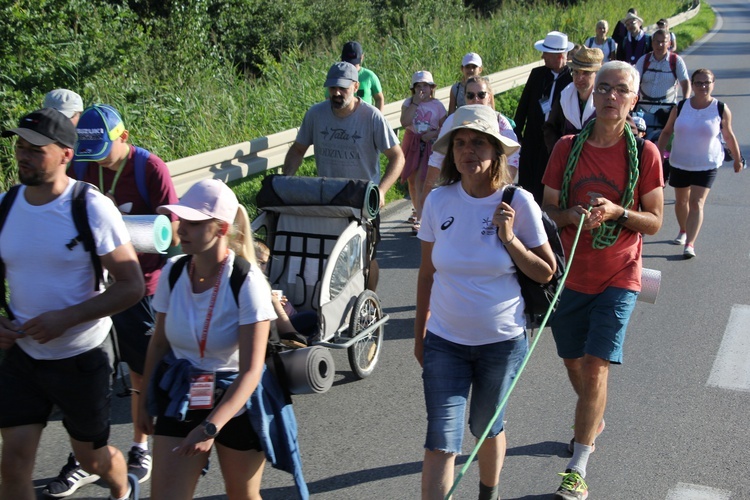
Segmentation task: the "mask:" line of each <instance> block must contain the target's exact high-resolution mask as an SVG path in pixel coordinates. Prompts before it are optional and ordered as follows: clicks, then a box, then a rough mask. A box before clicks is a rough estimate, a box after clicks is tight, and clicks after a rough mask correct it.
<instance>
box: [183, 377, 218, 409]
mask: <svg viewBox="0 0 750 500" xmlns="http://www.w3.org/2000/svg"><path fill="white" fill-rule="evenodd" d="M215 389H216V374H215V373H214V372H212V371H205V370H201V369H200V368H196V367H193V368H191V369H190V394H189V398H190V403H189V404H188V409H190V410H210V409H211V408H213V407H214V392H215Z"/></svg>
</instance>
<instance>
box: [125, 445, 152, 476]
mask: <svg viewBox="0 0 750 500" xmlns="http://www.w3.org/2000/svg"><path fill="white" fill-rule="evenodd" d="M128 473H129V474H133V475H134V476H135V477H136V478H138V482H139V483H143V482H144V481H148V478H150V477H151V452H150V451H148V450H142V449H141V448H139V447H137V446H133V447H132V448H130V451H129V452H128Z"/></svg>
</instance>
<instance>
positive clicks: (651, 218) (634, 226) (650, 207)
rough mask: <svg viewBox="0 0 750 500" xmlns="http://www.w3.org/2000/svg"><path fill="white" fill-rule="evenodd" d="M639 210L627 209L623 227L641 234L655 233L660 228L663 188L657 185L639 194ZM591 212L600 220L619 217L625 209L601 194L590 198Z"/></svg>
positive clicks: (662, 209)
mask: <svg viewBox="0 0 750 500" xmlns="http://www.w3.org/2000/svg"><path fill="white" fill-rule="evenodd" d="M640 201H641V210H640V211H639V210H628V220H627V222H625V224H623V227H625V228H627V229H630V230H631V231H635V232H638V233H643V234H656V233H657V232H658V231H659V229H660V228H661V223H662V213H663V211H664V190H663V189H662V188H661V187H658V188H656V189H654V190H652V191H650V192H648V193H646V194H644V195H641V200H640ZM591 205H592V207H593V208H592V209H591V212H592V213H593V214H600V216H601V219H602V221H605V220H617V219H619V218H620V217H621V216H622V215H623V213H624V211H625V209H624V208H623V207H621V206H620V205H618V204H616V203H614V202H612V201H610V200H608V199H607V198H604V197H602V196H599V197H594V196H592V198H591Z"/></svg>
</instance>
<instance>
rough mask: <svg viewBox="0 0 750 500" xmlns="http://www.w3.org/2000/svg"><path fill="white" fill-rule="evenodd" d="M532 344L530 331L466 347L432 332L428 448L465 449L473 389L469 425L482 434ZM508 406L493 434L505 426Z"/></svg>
mask: <svg viewBox="0 0 750 500" xmlns="http://www.w3.org/2000/svg"><path fill="white" fill-rule="evenodd" d="M528 348H529V344H528V340H527V339H526V334H525V333H524V334H521V335H519V336H517V337H515V338H513V339H510V340H506V341H504V342H496V343H494V344H486V345H479V346H465V345H461V344H456V343H454V342H450V341H448V340H445V339H443V338H442V337H439V336H437V335H435V334H433V333H431V332H429V331H428V332H427V336H426V337H425V339H424V361H423V369H422V381H423V383H424V397H425V403H426V405H427V438H426V440H425V445H424V446H425V448H426V449H428V450H438V451H443V452H445V453H461V445H462V443H463V436H464V415H465V413H466V402H467V400H468V399H469V390H470V389H471V391H472V397H471V405H470V407H469V430H470V431H471V433H472V435H474V436H475V437H479V436H481V435H482V434H483V433H484V431H485V429H486V428H487V426H488V425H489V423H490V420H492V417H493V416H494V415H495V412H496V411H497V408H498V406H499V405H500V402H501V401H502V399H503V397H504V396H505V393H506V392H507V391H508V388H509V387H510V384H511V383H512V382H513V379H514V378H515V377H516V374H517V373H518V368H519V367H520V365H521V362H522V361H523V358H524V356H526V352H527V351H528ZM504 413H505V408H503V410H502V412H501V413H500V415H499V417H498V418H497V420H495V423H494V424H493V425H492V429H491V430H490V432H489V434H488V435H487V437H490V438H493V437H495V436H497V435H498V434H500V433H501V432H502V431H503V415H504Z"/></svg>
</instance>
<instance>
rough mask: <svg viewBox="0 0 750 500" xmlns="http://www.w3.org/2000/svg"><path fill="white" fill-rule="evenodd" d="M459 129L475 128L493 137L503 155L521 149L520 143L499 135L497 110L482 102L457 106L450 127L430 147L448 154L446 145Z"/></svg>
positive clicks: (508, 154)
mask: <svg viewBox="0 0 750 500" xmlns="http://www.w3.org/2000/svg"><path fill="white" fill-rule="evenodd" d="M461 129H468V130H476V131H477V132H482V133H483V134H487V135H489V136H491V137H494V138H495V139H497V140H498V142H500V145H501V147H502V148H503V154H504V155H505V156H510V155H512V154H513V153H515V152H516V151H518V150H519V149H521V145H520V144H518V143H517V142H516V141H514V140H511V139H509V138H507V137H504V136H502V135H500V127H499V126H498V124H497V112H495V110H493V109H492V108H490V107H489V106H485V105H484V104H468V105H466V106H461V107H460V108H458V109H457V110H456V111H455V112H454V113H453V125H452V126H451V129H450V130H449V131H448V132H446V133H445V134H444V135H443V136H442V137H441V138H440V139H438V140H437V141H436V142H435V144H434V145H433V146H432V149H433V150H434V151H437V152H438V153H442V154H448V146H449V145H450V143H451V141H452V140H453V135H454V134H455V132H456V131H457V130H461Z"/></svg>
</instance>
